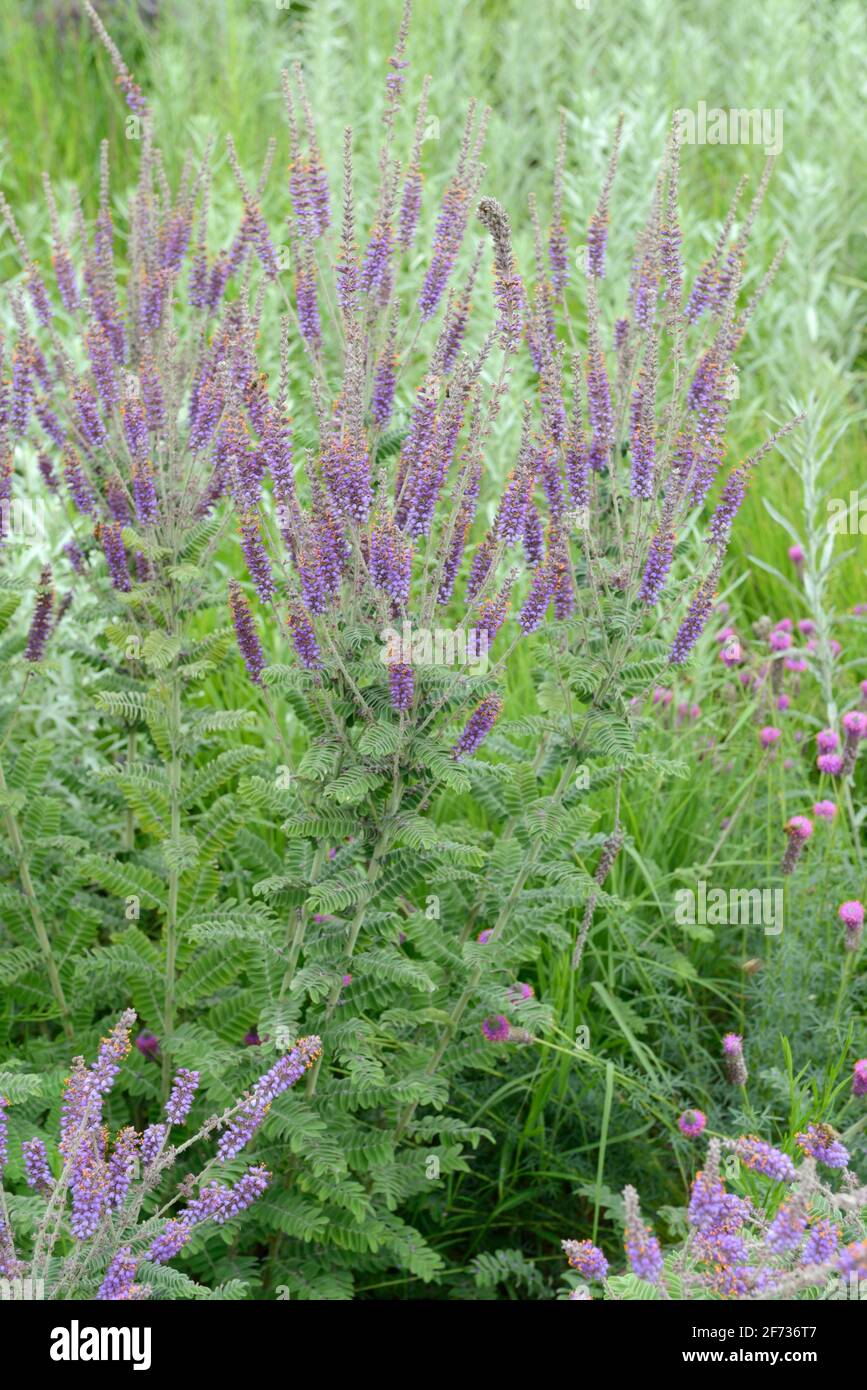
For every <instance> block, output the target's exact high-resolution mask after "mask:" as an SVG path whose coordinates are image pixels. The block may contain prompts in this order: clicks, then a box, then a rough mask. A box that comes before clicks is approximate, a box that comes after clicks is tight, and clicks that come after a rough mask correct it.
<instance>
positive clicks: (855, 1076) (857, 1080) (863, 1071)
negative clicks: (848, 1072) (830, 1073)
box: [852, 1057, 867, 1096]
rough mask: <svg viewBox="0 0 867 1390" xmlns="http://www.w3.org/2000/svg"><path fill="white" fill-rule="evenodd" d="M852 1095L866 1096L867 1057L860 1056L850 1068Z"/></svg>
mask: <svg viewBox="0 0 867 1390" xmlns="http://www.w3.org/2000/svg"><path fill="white" fill-rule="evenodd" d="M852 1094H853V1096H867V1057H862V1058H860V1060H859V1061H857V1062H856V1063H855V1065H854V1067H853V1068H852Z"/></svg>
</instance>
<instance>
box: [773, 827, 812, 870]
mask: <svg viewBox="0 0 867 1390" xmlns="http://www.w3.org/2000/svg"><path fill="white" fill-rule="evenodd" d="M784 829H785V832H786V835H787V836H788V844H787V845H786V853H785V854H784V856H783V863H782V866H781V869H782V872H783V873H784V874H790V873H792V872H793V871H794V869H795V866H796V865H797V863H798V860H799V859H800V857H801V852H802V850H803V848H804V845H805V844H806V843H807V841H808V840H809V838H810V836H811V835H812V833H813V822H812V821H811V820H810V818H809V816H792V818H791V820H789V821H787V822H786V825H785V826H784Z"/></svg>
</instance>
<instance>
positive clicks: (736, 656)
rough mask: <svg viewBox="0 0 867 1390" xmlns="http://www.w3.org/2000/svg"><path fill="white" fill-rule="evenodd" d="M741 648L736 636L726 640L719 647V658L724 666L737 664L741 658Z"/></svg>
mask: <svg viewBox="0 0 867 1390" xmlns="http://www.w3.org/2000/svg"><path fill="white" fill-rule="evenodd" d="M743 656H744V653H743V648H742V647H741V644H740V642H739V641H738V639H737V638H736V637H733V638H731V639H730V640H727V641H726V643H725V646H724V647H722V648H721V649H720V654H719V659H720V661H721V662H722V663H723V665H724V666H737V664H738V662H739V661H742V660H743Z"/></svg>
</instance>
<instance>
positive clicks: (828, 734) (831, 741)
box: [816, 729, 840, 753]
mask: <svg viewBox="0 0 867 1390" xmlns="http://www.w3.org/2000/svg"><path fill="white" fill-rule="evenodd" d="M816 746H817V748H818V749H819V752H820V753H833V752H834V750H835V749H836V748H839V746H840V735H839V734H837V733H835V731H834V730H833V729H820V730H819V732H818V733H817V735H816Z"/></svg>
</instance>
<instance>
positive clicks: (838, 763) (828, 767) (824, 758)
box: [816, 753, 843, 777]
mask: <svg viewBox="0 0 867 1390" xmlns="http://www.w3.org/2000/svg"><path fill="white" fill-rule="evenodd" d="M816 766H817V768H818V769H819V771H820V772H824V773H825V774H826V775H827V776H828V777H839V776H840V773H841V772H842V771H843V759H842V758H841V757H840V754H839V753H820V754H819V756H818V758H817V759H816Z"/></svg>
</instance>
